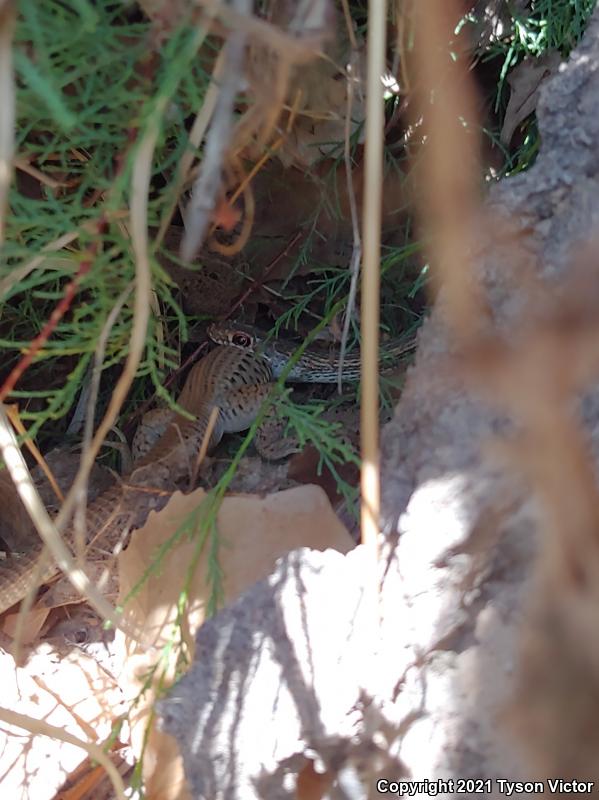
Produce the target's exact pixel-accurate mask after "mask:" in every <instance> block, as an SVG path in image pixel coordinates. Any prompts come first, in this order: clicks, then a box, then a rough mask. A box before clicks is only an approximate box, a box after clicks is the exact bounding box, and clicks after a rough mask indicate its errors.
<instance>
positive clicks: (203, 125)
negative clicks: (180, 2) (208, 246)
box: [154, 26, 225, 247]
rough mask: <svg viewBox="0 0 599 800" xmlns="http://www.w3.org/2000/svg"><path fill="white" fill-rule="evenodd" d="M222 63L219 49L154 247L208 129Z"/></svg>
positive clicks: (168, 222)
mask: <svg viewBox="0 0 599 800" xmlns="http://www.w3.org/2000/svg"><path fill="white" fill-rule="evenodd" d="M208 30H209V27H208V26H207V27H206V31H208ZM200 44H201V42H200ZM224 65H225V53H224V50H221V51H220V53H219V54H218V58H217V59H216V63H215V65H214V69H213V71H212V80H211V82H210V86H209V87H208V90H207V92H206V94H205V95H204V98H203V100H202V107H201V108H200V110H199V111H198V113H197V115H196V118H195V119H194V121H193V125H192V127H191V131H190V133H189V149H188V150H187V151H186V152H185V153H184V154H183V156H182V157H181V160H180V161H179V163H178V165H177V172H176V175H175V180H174V186H173V198H172V201H171V205H170V206H169V208H168V210H167V211H166V213H165V214H164V216H163V218H162V222H161V223H160V228H159V229H158V235H157V236H156V239H155V241H154V247H159V246H160V244H161V243H162V240H163V239H164V237H165V235H166V233H167V231H168V229H169V226H170V223H171V219H172V216H173V214H174V212H175V209H176V207H177V203H178V202H179V198H180V196H181V192H182V190H183V187H184V185H185V182H186V180H187V177H188V175H189V172H190V170H191V166H192V164H193V161H194V158H195V157H196V154H195V152H194V150H197V149H199V147H200V145H201V144H202V142H203V140H204V136H205V135H206V130H207V129H208V125H209V124H210V120H211V119H212V115H213V114H214V109H215V108H216V101H217V100H218V94H219V92H220V81H221V79H222V75H223V68H224ZM192 148H193V149H192Z"/></svg>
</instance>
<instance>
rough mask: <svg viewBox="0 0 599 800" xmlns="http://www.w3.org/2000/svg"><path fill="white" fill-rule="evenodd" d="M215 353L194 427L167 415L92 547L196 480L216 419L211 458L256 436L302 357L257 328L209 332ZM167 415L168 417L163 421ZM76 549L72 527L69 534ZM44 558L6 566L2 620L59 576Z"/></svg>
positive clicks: (91, 522) (302, 375)
mask: <svg viewBox="0 0 599 800" xmlns="http://www.w3.org/2000/svg"><path fill="white" fill-rule="evenodd" d="M209 336H210V338H211V339H212V340H213V341H214V342H215V343H216V345H217V346H216V347H215V348H214V349H213V350H212V351H210V352H209V353H208V354H207V355H206V356H204V357H203V358H202V359H201V360H200V361H198V362H197V364H195V365H194V366H193V367H192V368H191V370H190V372H189V375H188V377H187V380H186V381H185V384H184V386H183V389H182V391H181V394H180V396H179V398H178V404H179V405H180V406H181V408H182V409H184V410H185V411H187V412H189V413H190V414H192V415H194V416H195V419H193V420H190V419H188V418H187V417H186V416H184V415H182V414H177V413H175V412H173V411H171V410H170V409H160V411H161V412H163V416H164V418H163V419H162V425H161V426H157V429H158V433H157V434H156V433H155V434H154V438H155V439H156V441H151V442H150V445H149V447H148V448H147V451H146V452H145V454H143V455H142V456H141V458H140V460H139V462H138V463H137V465H136V466H135V467H134V469H133V470H132V471H131V472H130V473H129V474H128V475H127V476H125V477H124V478H122V479H121V480H120V481H119V482H118V483H117V484H116V485H114V486H112V487H111V488H109V489H108V490H107V491H105V492H103V493H102V494H101V495H100V496H99V497H97V498H96V499H95V500H94V501H93V503H91V504H90V505H89V506H88V508H87V514H86V520H87V539H88V542H89V541H95V540H96V539H97V538H98V537H99V536H102V537H104V538H110V537H111V536H113V535H114V533H115V532H116V533H117V534H118V533H120V531H121V530H122V529H123V527H124V524H126V523H128V524H129V526H130V527H141V526H142V525H143V524H144V522H145V520H146V518H147V516H148V514H149V513H150V511H151V510H152V509H155V510H159V509H160V508H162V507H163V506H164V505H165V503H166V501H167V499H168V496H169V492H170V490H171V489H172V488H173V486H174V484H176V483H177V481H179V480H181V479H182V478H184V477H185V476H186V475H188V474H190V472H191V469H190V468H191V465H192V464H193V462H194V458H195V455H196V453H197V451H198V450H199V448H200V445H201V443H202V441H203V439H204V436H205V434H206V430H207V425H208V420H209V417H210V413H211V411H212V409H213V408H214V407H216V408H218V417H217V420H216V425H215V427H214V429H213V431H212V434H211V437H210V441H209V443H208V449H209V450H212V449H214V447H216V445H217V444H218V443H219V441H220V440H221V438H222V436H223V435H224V434H225V433H236V432H239V431H243V430H246V429H247V428H249V427H250V426H251V424H252V422H253V421H254V419H255V417H256V415H257V413H258V411H259V409H260V406H261V405H262V403H263V402H264V400H265V399H266V398H267V396H268V394H269V393H270V391H271V389H272V386H273V381H274V380H275V379H277V378H278V377H279V376H280V375H281V373H282V371H283V369H284V368H285V366H286V365H287V363H288V361H289V358H290V357H291V355H292V354H293V352H294V350H295V346H294V345H293V343H289V342H287V343H284V342H281V341H277V340H270V339H267V338H266V337H265V336H264V335H263V334H260V333H259V332H257V331H256V330H255V329H253V328H248V327H247V326H243V325H240V324H238V323H235V324H224V323H216V324H213V325H212V326H211V327H210V328H209ZM408 349H409V346H406V345H405V343H403V342H395V343H391V344H390V345H385V346H384V347H383V351H382V353H383V355H386V356H397V355H400V354H402V353H404V352H406V350H408ZM338 367H339V356H338V355H335V354H333V355H331V353H330V352H329V353H327V352H326V351H323V352H321V353H318V352H317V351H315V350H310V351H306V352H305V353H304V354H303V355H302V356H301V357H300V359H299V360H298V361H297V363H296V364H295V365H294V366H293V367H292V369H291V370H290V372H289V374H288V376H287V379H288V380H289V381H292V382H293V381H296V382H302V383H334V382H336V381H337V377H338ZM359 374H360V358H359V356H356V355H355V354H349V355H348V356H347V357H346V359H345V361H344V369H343V377H344V379H345V380H348V381H352V380H353V381H355V380H358V379H359ZM164 412H166V414H164ZM63 537H64V540H65V542H66V543H67V544H68V545H69V547H71V548H72V547H73V546H74V527H73V525H72V523H71V524H70V525H69V526H68V527H67V529H66V531H65V532H64V534H63ZM41 552H42V544H41V542H39V544H38V545H37V546H36V547H35V548H34V549H32V550H30V551H29V552H27V553H25V554H23V555H22V556H11V557H9V558H7V559H6V560H5V561H3V562H0V614H1V613H3V612H4V611H6V610H7V609H8V608H10V607H11V606H13V605H14V604H15V603H17V602H19V601H20V600H22V599H23V597H25V596H26V594H27V593H28V591H29V589H30V588H31V587H32V586H33V585H34V583H35V580H36V577H37V582H38V583H40V584H43V583H47V582H48V581H50V580H51V579H52V578H53V577H54V576H55V575H56V574H57V572H58V568H57V566H56V565H55V564H54V563H49V564H47V566H46V567H45V569H44V570H43V571H42V574H41V575H39V576H37V571H38V570H37V564H38V560H39V556H40V554H41Z"/></svg>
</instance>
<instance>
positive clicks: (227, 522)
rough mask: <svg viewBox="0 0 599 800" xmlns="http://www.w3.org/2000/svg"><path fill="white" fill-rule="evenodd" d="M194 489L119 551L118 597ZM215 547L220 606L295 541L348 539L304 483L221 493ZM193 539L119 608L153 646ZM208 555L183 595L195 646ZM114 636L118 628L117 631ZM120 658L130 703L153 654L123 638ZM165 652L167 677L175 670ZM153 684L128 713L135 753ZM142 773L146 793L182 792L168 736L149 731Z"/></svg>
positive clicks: (319, 543)
mask: <svg viewBox="0 0 599 800" xmlns="http://www.w3.org/2000/svg"><path fill="white" fill-rule="evenodd" d="M205 496H206V495H205V493H204V492H203V490H201V489H199V490H197V491H196V492H193V493H192V494H190V495H185V496H183V495H181V494H179V493H177V494H176V495H174V496H173V498H172V499H171V501H170V502H169V504H168V505H167V506H166V508H164V509H163V511H162V512H161V513H160V514H158V515H157V514H151V515H150V517H149V518H148V521H147V522H146V524H145V526H144V527H143V528H142V529H141V530H139V531H136V532H135V533H134V534H133V536H132V539H131V544H130V545H129V548H128V549H127V551H126V552H125V553H123V554H121V556H119V570H120V576H121V597H123V598H124V597H125V596H126V595H127V593H128V592H129V591H130V589H131V588H132V587H133V586H135V585H136V584H137V583H138V581H139V580H140V578H141V576H142V575H143V573H144V571H145V569H146V567H147V565H148V563H150V561H151V559H152V557H153V555H154V554H155V552H156V550H157V548H158V547H160V545H162V544H163V543H164V542H165V541H167V540H168V539H169V538H170V537H171V536H172V534H173V532H174V531H175V530H177V528H178V527H179V526H180V525H181V523H182V522H183V520H184V519H185V518H186V517H187V516H188V515H189V514H190V513H191V512H192V511H194V510H195V509H197V508H198V506H199V504H200V503H201V501H202V500H203V499H204V498H205ZM218 530H219V534H220V541H221V547H220V549H219V561H220V565H221V568H222V571H223V592H224V602H225V604H228V603H230V602H231V601H232V600H233V599H235V598H236V597H238V596H239V594H241V593H242V592H243V591H245V590H246V589H247V588H248V587H250V586H251V585H253V584H254V583H255V582H256V581H258V580H260V579H262V578H264V577H266V576H267V575H268V574H269V573H270V571H271V570H272V568H273V566H274V564H275V562H276V560H277V559H278V558H279V557H280V556H282V555H283V554H284V553H287V552H289V551H290V550H294V549H296V548H298V547H312V548H315V549H318V550H324V549H327V548H333V549H335V550H337V551H339V552H342V553H346V552H348V551H349V550H350V549H351V548H352V547H353V546H354V543H353V541H352V539H351V537H350V536H349V534H348V532H347V530H346V529H345V528H344V526H343V525H342V524H341V523H340V522H339V520H338V519H337V517H336V516H335V514H334V513H333V510H332V509H331V506H330V504H329V503H328V501H327V499H326V497H325V495H324V493H323V492H322V490H321V489H319V488H318V487H315V486H302V487H299V488H296V489H289V490H287V491H283V492H278V493H276V494H272V495H268V496H267V497H264V498H260V497H255V496H248V495H238V496H232V497H227V498H225V500H224V501H223V503H222V506H221V509H220V511H219V514H218ZM195 547H196V544H195V541H193V540H190V539H189V538H188V537H185V538H184V539H183V540H182V541H180V542H179V543H178V544H177V546H176V547H175V548H173V549H172V550H171V551H170V552H169V553H168V554H167V555H166V556H164V558H163V562H162V568H161V571H160V575H156V576H152V577H151V578H149V579H148V580H147V582H146V583H145V585H144V586H143V588H142V589H141V591H140V592H139V594H137V596H136V597H135V598H134V599H133V600H131V601H130V602H129V603H128V604H127V605H126V607H125V614H126V616H127V617H128V619H129V621H130V622H133V621H134V620H135V621H136V622H137V624H140V625H142V626H143V628H144V630H145V631H146V633H147V636H148V638H149V639H150V640H151V641H153V642H154V643H155V645H156V647H157V648H158V649H160V648H162V647H164V645H165V644H166V643H167V642H168V641H169V637H170V636H171V635H172V631H173V625H174V623H175V619H176V603H177V601H178V598H179V593H180V591H181V588H182V584H183V581H184V579H185V574H186V571H187V569H188V567H189V565H190V563H191V561H192V558H193V554H194V549H195ZM207 574H208V571H207V556H206V553H204V554H203V555H202V558H201V559H200V562H199V565H198V569H197V570H196V574H195V576H194V578H193V581H192V585H191V588H190V594H189V606H188V608H189V611H188V613H187V615H186V618H185V620H184V627H185V630H184V636H185V639H186V641H187V643H188V645H189V646H190V648H192V649H193V640H194V637H195V633H196V631H197V630H198V628H199V627H200V625H201V624H202V622H203V620H204V617H205V613H206V604H207V601H208V598H209V594H210V591H209V587H208V585H207ZM118 635H119V636H120V634H118ZM124 644H125V650H126V657H125V659H124V669H123V675H122V678H121V688H122V689H123V691H124V693H125V694H126V696H127V697H128V699H129V702H130V703H131V704H132V703H133V700H134V699H136V698H138V695H139V694H140V690H141V687H142V684H143V681H144V679H145V677H146V676H147V674H148V670H149V668H150V667H151V666H152V665H153V664H154V663H155V662H156V659H157V657H156V655H155V654H151V653H148V651H147V649H145V648H141V647H140V646H139V645H138V644H137V643H136V642H131V641H125V643H124ZM174 666H175V664H174V660H173V659H172V658H171V663H170V665H169V670H168V675H167V679H168V680H169V681H171V680H172V678H173V676H174ZM154 696H155V688H154V687H153V688H152V689H150V690H149V691H147V692H145V694H144V695H143V697H141V699H140V700H139V702H138V704H137V705H136V707H135V708H132V715H131V717H130V720H131V725H132V744H133V747H134V750H135V751H136V752H137V753H138V754H139V752H140V751H141V747H142V744H143V741H144V736H145V729H146V725H147V723H148V715H149V713H150V711H151V708H152V704H153V702H154ZM143 767H144V779H145V781H146V789H147V796H148V797H149V798H151V797H160V798H161V800H174V799H175V798H177V800H180V799H182V798H188V797H189V794H188V793H187V790H186V788H185V784H184V777H183V769H182V761H181V757H180V755H179V753H178V750H177V746H176V744H175V741H174V739H172V738H171V737H170V736H168V735H166V734H164V733H162V732H160V731H158V730H156V729H152V730H151V731H150V734H149V738H148V741H147V744H146V748H145V752H144V764H143Z"/></svg>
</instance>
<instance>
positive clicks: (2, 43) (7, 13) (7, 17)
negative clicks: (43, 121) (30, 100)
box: [0, 0, 16, 246]
mask: <svg viewBox="0 0 599 800" xmlns="http://www.w3.org/2000/svg"><path fill="white" fill-rule="evenodd" d="M15 15H16V10H15V3H13V2H11V1H10V0H9V2H4V3H3V4H2V6H1V7H0V107H1V108H2V117H1V118H0V246H2V243H3V242H4V230H5V219H6V211H7V209H8V190H9V188H10V184H11V180H12V172H13V156H14V149H15V131H14V127H15V118H16V112H15V85H14V75H13V68H12V37H13V32H14V28H15Z"/></svg>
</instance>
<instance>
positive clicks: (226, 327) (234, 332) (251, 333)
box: [208, 322, 260, 350]
mask: <svg viewBox="0 0 599 800" xmlns="http://www.w3.org/2000/svg"><path fill="white" fill-rule="evenodd" d="M208 336H209V337H210V338H211V339H212V341H213V342H214V343H215V344H222V345H227V346H229V347H238V348H239V349H240V350H255V349H256V347H257V345H258V344H259V342H260V338H259V337H258V336H257V335H256V331H255V330H254V329H253V328H250V327H249V326H248V325H242V324H240V323H238V322H213V323H212V324H211V325H210V326H209V327H208Z"/></svg>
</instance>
